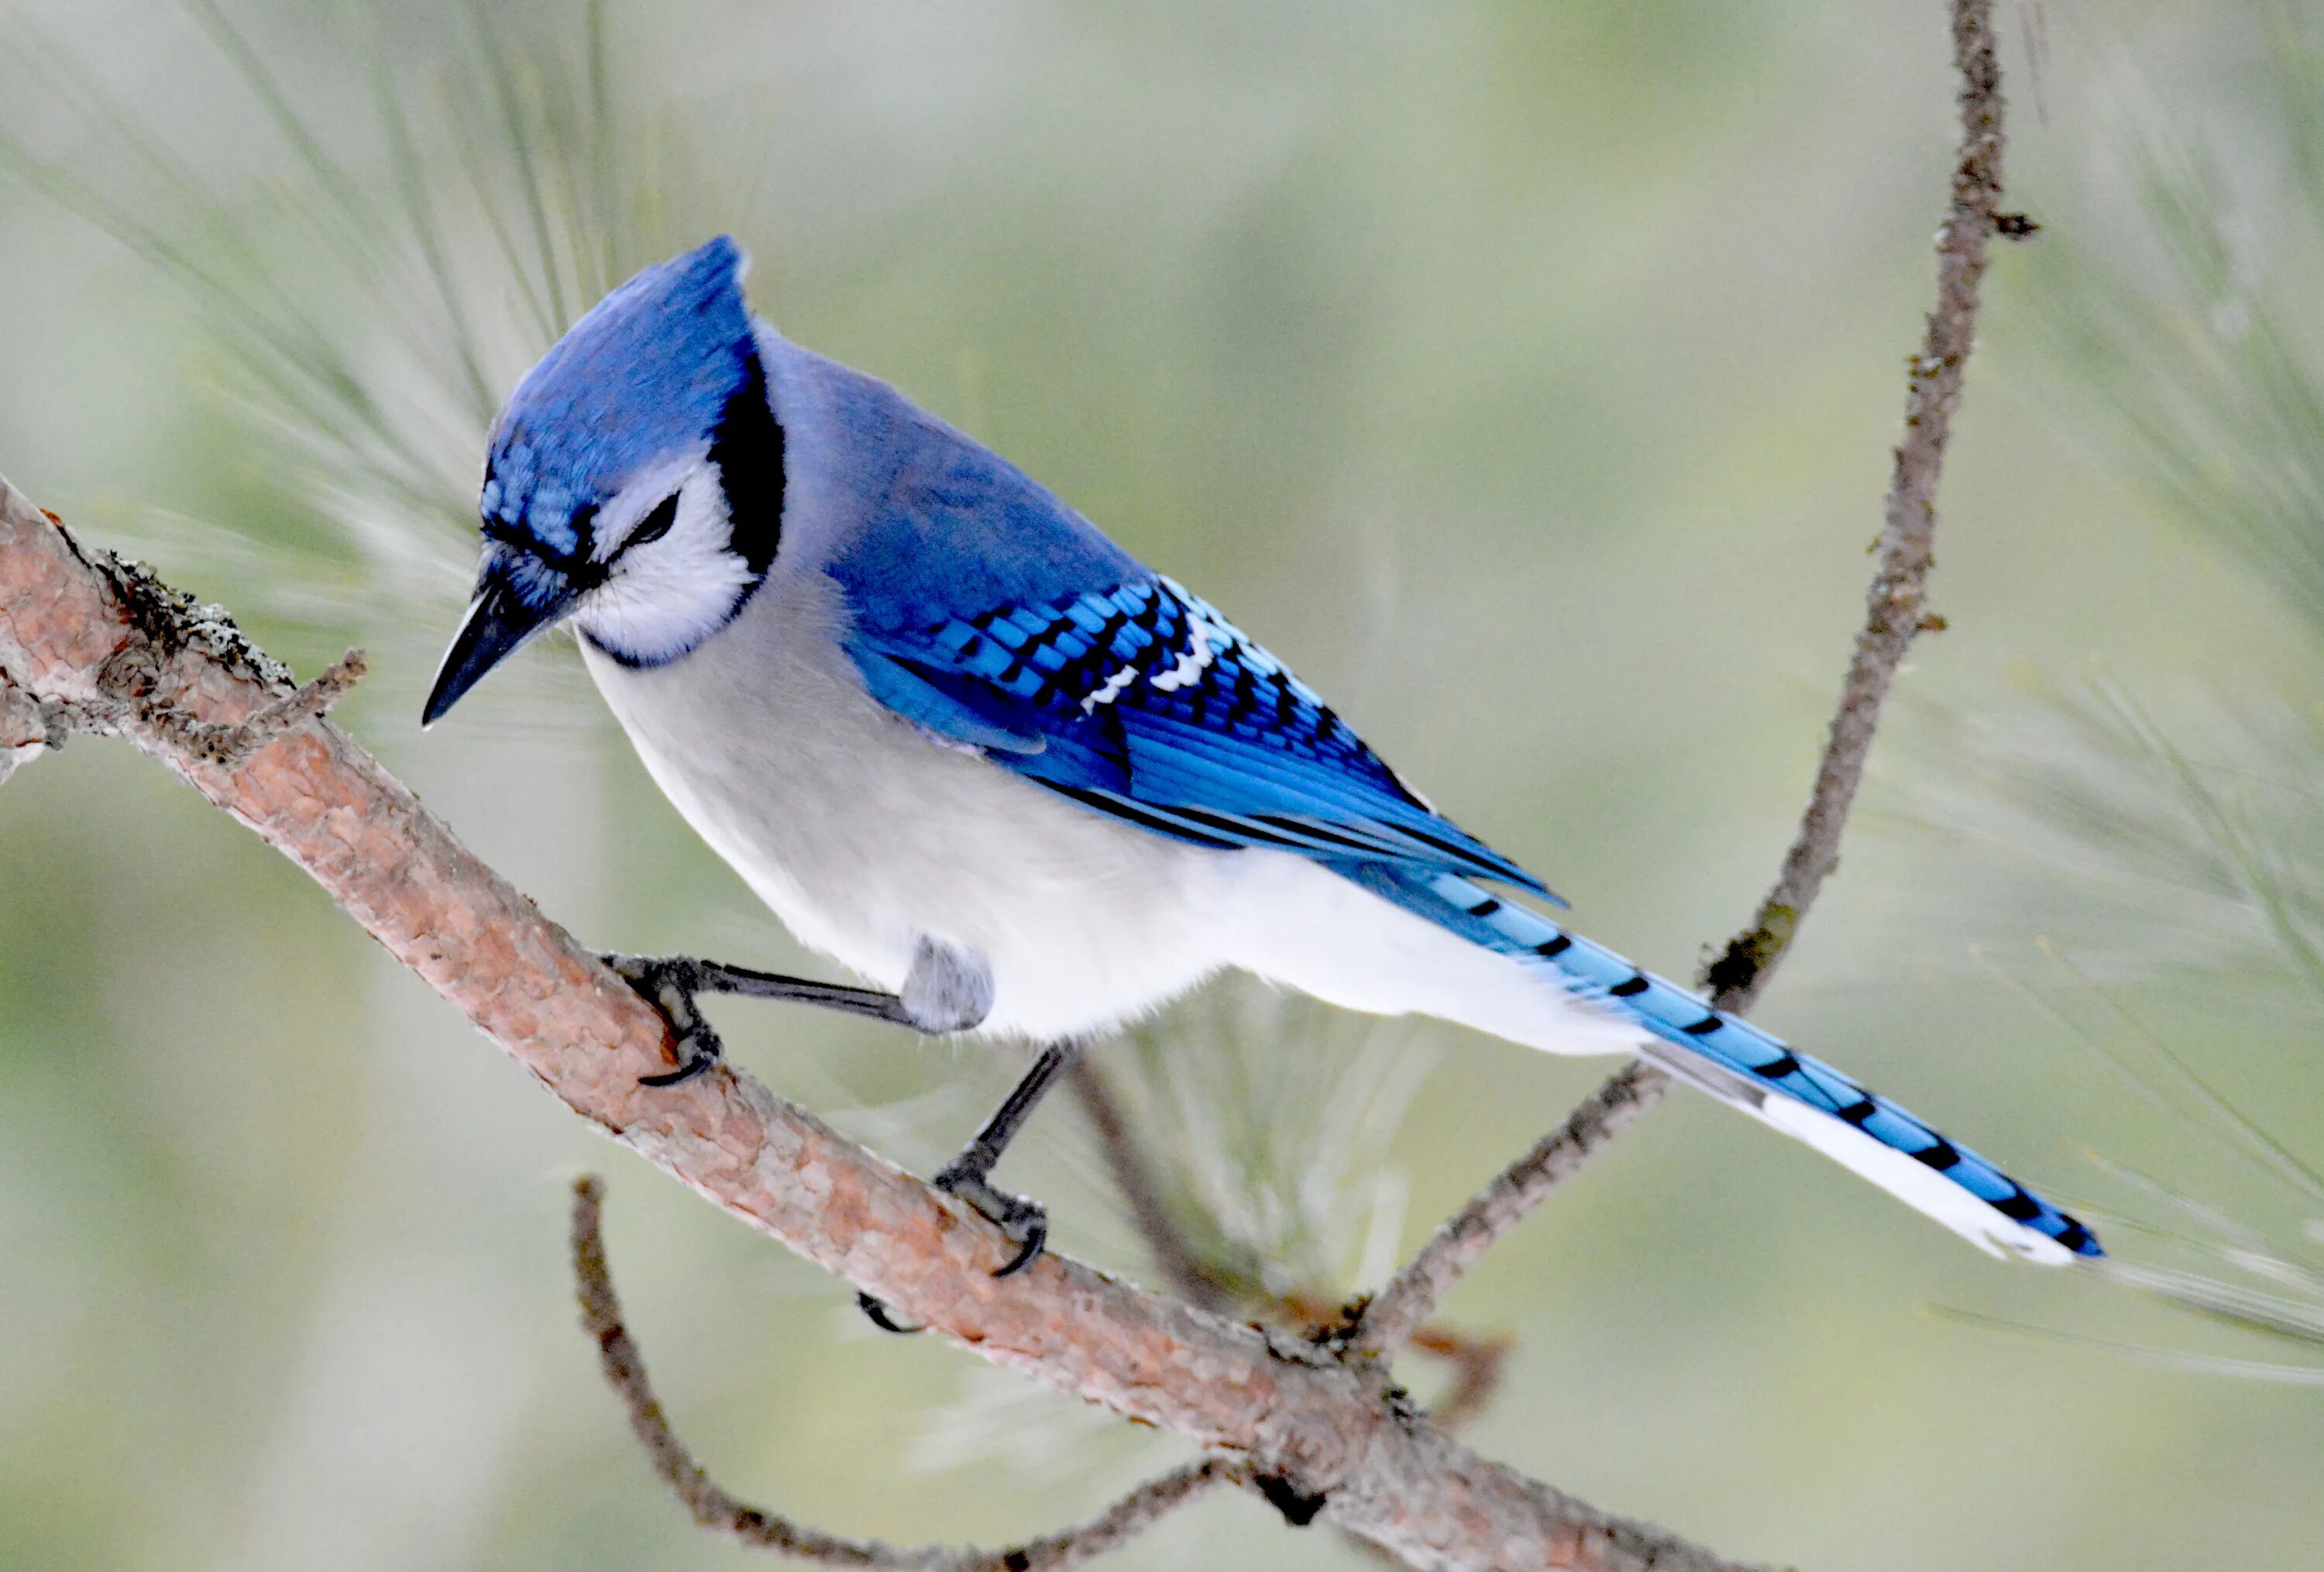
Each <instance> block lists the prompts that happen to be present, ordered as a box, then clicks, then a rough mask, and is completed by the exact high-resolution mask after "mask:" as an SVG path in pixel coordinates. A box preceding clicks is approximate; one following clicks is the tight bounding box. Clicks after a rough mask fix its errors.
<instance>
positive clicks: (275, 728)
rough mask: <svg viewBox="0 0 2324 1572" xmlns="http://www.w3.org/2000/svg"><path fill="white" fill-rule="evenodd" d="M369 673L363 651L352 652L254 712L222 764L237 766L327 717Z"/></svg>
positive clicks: (238, 728) (232, 743) (238, 733)
mask: <svg viewBox="0 0 2324 1572" xmlns="http://www.w3.org/2000/svg"><path fill="white" fill-rule="evenodd" d="M369 670H371V663H370V661H368V660H367V659H366V658H365V657H364V652H362V651H361V650H349V651H348V652H346V654H344V655H342V656H340V657H339V661H338V663H337V665H335V666H333V667H331V668H330V669H329V670H327V671H325V672H324V673H323V674H322V675H321V676H319V677H317V678H315V679H314V680H311V681H309V682H304V683H301V684H300V686H299V688H298V689H296V690H295V691H293V692H291V693H286V694H284V695H283V696H282V697H281V698H278V699H276V700H275V701H274V702H273V703H272V704H270V705H268V706H266V707H264V708H263V709H260V710H256V711H254V712H253V714H252V715H251V717H250V718H249V719H248V720H246V721H244V722H243V723H242V725H241V726H239V727H237V728H236V730H235V735H234V736H233V738H232V739H231V741H230V744H229V747H228V754H227V757H226V758H225V759H224V760H222V761H221V762H222V763H231V764H238V763H241V762H242V761H243V760H244V759H247V758H248V757H250V755H251V754H254V753H256V752H257V751H258V750H259V749H261V748H263V747H264V746H265V745H266V744H269V743H271V742H272V741H273V740H274V739H275V738H277V737H279V736H281V735H283V734H284V733H286V732H288V731H290V730H291V727H293V726H298V725H299V724H300V722H302V721H309V720H314V719H317V718H318V717H322V716H324V715H326V714H328V713H329V711H330V708H331V707H332V706H333V705H335V704H337V703H338V701H339V700H340V699H342V698H346V696H347V695H348V694H350V693H352V692H354V691H355V684H356V683H358V682H360V681H362V680H363V679H364V673H365V672H367V671H369Z"/></svg>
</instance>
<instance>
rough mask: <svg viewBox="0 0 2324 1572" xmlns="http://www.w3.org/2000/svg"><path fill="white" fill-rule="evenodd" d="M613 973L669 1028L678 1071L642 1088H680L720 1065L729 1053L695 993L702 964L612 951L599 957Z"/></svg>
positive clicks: (641, 1080) (645, 1080) (641, 1081)
mask: <svg viewBox="0 0 2324 1572" xmlns="http://www.w3.org/2000/svg"><path fill="white" fill-rule="evenodd" d="M597 958H598V959H599V960H601V961H603V962H604V964H605V965H606V966H607V967H608V968H610V969H611V970H612V971H613V975H614V976H618V977H620V978H621V979H622V981H623V982H625V983H627V984H629V985H630V986H631V987H632V988H633V989H635V990H636V991H637V994H638V997H640V998H641V999H643V1000H644V1001H645V1002H646V1003H649V1004H650V1005H652V1006H653V1007H654V1010H655V1013H658V1014H659V1015H660V1016H661V1018H662V1020H663V1021H665V1022H668V1023H669V1037H670V1042H671V1044H672V1045H673V1047H674V1048H675V1050H676V1051H677V1054H678V1068H676V1069H671V1070H664V1071H662V1072H661V1073H660V1074H659V1075H651V1076H640V1077H638V1085H640V1086H641V1087H675V1086H678V1085H680V1084H682V1083H684V1082H687V1081H690V1080H692V1079H693V1078H694V1077H696V1076H698V1075H700V1074H702V1073H703V1071H705V1070H706V1069H708V1068H710V1067H711V1066H712V1065H715V1064H716V1063H717V1062H718V1059H719V1057H720V1056H721V1055H722V1054H724V1052H725V1049H724V1046H723V1045H722V1044H721V1043H720V1042H719V1040H718V1033H717V1032H715V1031H712V1030H711V1027H710V1022H709V1021H708V1020H707V1019H706V1018H705V1016H704V1015H703V1013H702V1010H701V1007H700V1006H699V1005H697V1004H696V1003H695V1000H694V995H695V992H696V989H697V988H699V987H700V986H701V978H700V976H698V975H697V974H698V973H699V970H700V967H699V966H698V964H697V963H696V962H695V961H693V960H691V959H689V958H687V957H685V956H628V955H616V954H613V953H611V952H608V953H606V954H604V955H601V956H599V957H597Z"/></svg>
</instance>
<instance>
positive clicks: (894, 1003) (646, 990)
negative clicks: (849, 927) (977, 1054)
mask: <svg viewBox="0 0 2324 1572" xmlns="http://www.w3.org/2000/svg"><path fill="white" fill-rule="evenodd" d="M597 958H598V959H599V960H601V961H603V962H604V963H605V965H606V966H610V967H612V968H613V971H615V972H616V973H618V974H619V975H620V976H621V977H622V981H624V982H626V983H628V984H629V985H630V986H631V987H632V988H634V989H636V990H637V991H638V993H639V994H641V996H642V997H643V998H644V999H645V1001H646V1003H649V1004H651V1005H652V1006H653V1007H654V1008H655V1009H657V1010H659V1011H660V1012H661V1016H662V1019H663V1020H665V1021H667V1022H669V1030H670V1035H671V1037H672V1038H674V1039H675V1040H677V1043H678V1068H676V1069H674V1070H669V1071H666V1072H664V1073H663V1074H660V1075H656V1076H642V1077H639V1079H640V1082H641V1084H642V1085H644V1086H649V1087H674V1086H677V1085H678V1083H679V1082H681V1081H689V1080H692V1079H693V1078H694V1077H696V1076H698V1075H700V1074H701V1073H702V1072H703V1071H705V1070H706V1069H708V1068H710V1067H711V1066H712V1065H714V1064H716V1063H717V1062H718V1056H719V1054H720V1053H721V1052H722V1051H724V1050H722V1049H721V1047H720V1045H719V1041H718V1034H717V1033H716V1032H715V1031H712V1030H711V1029H710V1022H708V1021H706V1020H705V1019H704V1017H703V1014H702V1012H701V1010H700V1009H699V1008H697V1007H696V1004H695V1003H694V997H695V995H696V994H737V995H739V996H740V997H742V998H745V999H779V1000H782V1001H784V1002H786V1003H792V1004H813V1005H815V1006H816V1008H818V1009H823V1010H836V1011H839V1012H840V1013H843V1014H847V1015H865V1016H869V1017H870V1018H871V1019H872V1020H874V1021H885V1022H888V1023H889V1024H890V1025H893V1026H909V1027H911V1028H913V1029H914V1030H915V1031H925V1032H927V1033H928V1034H929V1035H930V1036H932V1037H942V1036H944V1035H945V1034H946V1033H948V1032H954V1031H968V1030H969V1029H970V1028H971V1027H973V1026H974V1025H976V1023H977V1022H980V1021H982V1020H983V1019H984V1017H985V1016H986V1015H987V1014H988V1013H990V1012H991V1009H992V968H991V966H987V965H985V963H984V957H982V956H980V955H978V954H976V953H975V952H974V951H973V950H964V949H957V948H954V947H953V946H951V945H948V944H945V943H944V942H943V941H942V940H940V939H929V938H927V937H926V936H925V935H924V936H922V938H921V939H920V941H919V944H918V948H915V949H914V950H913V952H912V969H911V971H910V972H909V973H908V975H907V976H905V978H904V988H903V992H902V993H901V994H882V993H881V992H879V991H878V990H877V989H874V988H851V987H848V986H846V985H844V984H840V983H818V982H816V981H814V980H813V979H811V978H807V977H787V976H781V975H780V974H779V973H776V972H761V971H753V970H752V969H751V968H750V967H749V966H728V965H727V964H726V963H725V962H724V961H709V960H702V959H699V958H697V957H693V956H629V955H616V954H613V953H611V952H608V953H606V954H604V955H601V956H599V957H597Z"/></svg>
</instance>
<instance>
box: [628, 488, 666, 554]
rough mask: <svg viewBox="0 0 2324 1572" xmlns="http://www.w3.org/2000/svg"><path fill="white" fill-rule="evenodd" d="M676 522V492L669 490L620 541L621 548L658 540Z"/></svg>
mask: <svg viewBox="0 0 2324 1572" xmlns="http://www.w3.org/2000/svg"><path fill="white" fill-rule="evenodd" d="M677 522H678V493H676V492H671V493H670V494H669V495H668V496H666V497H664V498H662V499H661V502H660V504H659V505H658V506H657V507H656V508H655V509H654V511H653V512H651V513H648V514H647V515H646V516H645V518H644V519H643V520H642V521H641V522H640V523H639V525H638V527H637V528H636V529H634V530H632V531H631V532H630V538H629V539H628V540H626V541H622V550H624V551H626V550H630V548H631V547H632V546H642V545H645V544H646V543H647V542H649V541H659V540H660V539H661V538H662V537H663V536H664V535H667V534H669V532H670V527H671V526H672V525H674V524H676V523H677Z"/></svg>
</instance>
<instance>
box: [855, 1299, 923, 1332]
mask: <svg viewBox="0 0 2324 1572" xmlns="http://www.w3.org/2000/svg"><path fill="white" fill-rule="evenodd" d="M855 1308H857V1309H859V1310H862V1312H863V1318H864V1319H865V1320H868V1321H870V1322H871V1324H872V1325H873V1326H875V1327H879V1328H880V1330H881V1331H882V1332H895V1333H898V1334H899V1335H901V1336H906V1337H908V1336H912V1335H913V1334H914V1333H916V1332H925V1331H926V1330H927V1327H907V1326H905V1325H904V1324H903V1323H902V1322H900V1321H899V1320H897V1319H895V1318H893V1317H891V1316H890V1315H889V1314H888V1307H887V1305H886V1303H885V1302H884V1301H882V1300H880V1299H873V1298H872V1297H871V1295H870V1294H867V1293H864V1292H862V1290H858V1291H857V1292H856V1295H855Z"/></svg>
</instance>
